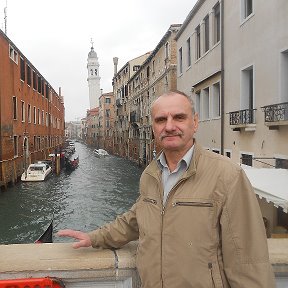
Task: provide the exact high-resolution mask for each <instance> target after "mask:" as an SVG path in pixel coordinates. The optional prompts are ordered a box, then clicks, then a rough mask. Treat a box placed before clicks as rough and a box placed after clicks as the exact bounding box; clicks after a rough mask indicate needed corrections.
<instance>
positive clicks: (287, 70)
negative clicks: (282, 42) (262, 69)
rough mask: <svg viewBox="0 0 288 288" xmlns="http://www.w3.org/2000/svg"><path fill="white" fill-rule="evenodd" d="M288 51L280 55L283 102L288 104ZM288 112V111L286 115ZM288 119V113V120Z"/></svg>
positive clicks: (287, 117) (287, 115) (287, 116)
mask: <svg viewBox="0 0 288 288" xmlns="http://www.w3.org/2000/svg"><path fill="white" fill-rule="evenodd" d="M287 79H288V50H286V51H283V52H282V53H281V55H280V85H281V86H280V93H281V94H280V95H281V102H282V103H284V102H288V81H287ZM287 112H288V111H287V110H286V113H287ZM285 119H288V113H287V114H286V118H285Z"/></svg>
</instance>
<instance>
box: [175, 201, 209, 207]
mask: <svg viewBox="0 0 288 288" xmlns="http://www.w3.org/2000/svg"><path fill="white" fill-rule="evenodd" d="M172 206H173V207H175V206H194V207H213V203H211V202H196V201H177V202H174V203H172Z"/></svg>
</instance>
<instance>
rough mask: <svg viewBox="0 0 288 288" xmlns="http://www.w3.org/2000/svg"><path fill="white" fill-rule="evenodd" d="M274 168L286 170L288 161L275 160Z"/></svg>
mask: <svg viewBox="0 0 288 288" xmlns="http://www.w3.org/2000/svg"><path fill="white" fill-rule="evenodd" d="M275 168H282V169H288V159H281V158H276V165H275Z"/></svg>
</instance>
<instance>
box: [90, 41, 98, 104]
mask: <svg viewBox="0 0 288 288" xmlns="http://www.w3.org/2000/svg"><path fill="white" fill-rule="evenodd" d="M91 44H92V46H91V50H90V52H89V53H88V59H87V70H88V78H87V81H88V87H89V102H90V109H93V108H95V107H99V97H100V96H101V89H100V79H101V78H100V76H99V62H98V57H97V53H96V52H95V51H94V47H93V41H92V39H91Z"/></svg>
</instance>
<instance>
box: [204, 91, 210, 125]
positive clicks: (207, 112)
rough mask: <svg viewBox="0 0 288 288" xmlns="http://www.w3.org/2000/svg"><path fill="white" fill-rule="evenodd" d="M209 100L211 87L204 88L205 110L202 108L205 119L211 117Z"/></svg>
mask: <svg viewBox="0 0 288 288" xmlns="http://www.w3.org/2000/svg"><path fill="white" fill-rule="evenodd" d="M209 100H210V95H209V88H205V89H203V110H202V116H203V120H207V119H209V118H210V111H209V110H210V109H209V102H210V101H209Z"/></svg>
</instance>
